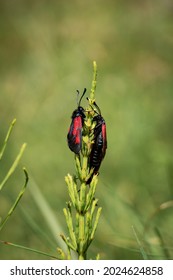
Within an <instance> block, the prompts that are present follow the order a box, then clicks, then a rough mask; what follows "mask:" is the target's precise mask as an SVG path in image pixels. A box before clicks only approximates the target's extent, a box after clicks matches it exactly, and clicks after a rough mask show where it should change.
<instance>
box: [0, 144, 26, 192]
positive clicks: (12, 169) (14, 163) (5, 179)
mask: <svg viewBox="0 0 173 280" xmlns="http://www.w3.org/2000/svg"><path fill="white" fill-rule="evenodd" d="M25 148H26V143H24V144H23V145H22V147H21V149H20V152H19V154H18V155H17V157H16V159H15V161H14V162H13V164H12V166H11V167H10V169H9V171H8V172H7V174H6V176H5V178H4V179H3V181H2V182H1V184H0V190H2V188H3V186H4V185H5V183H6V182H7V180H8V179H9V178H10V176H11V175H12V174H13V172H14V171H15V169H16V167H17V165H18V164H19V161H20V159H21V157H22V155H23V152H24V150H25Z"/></svg>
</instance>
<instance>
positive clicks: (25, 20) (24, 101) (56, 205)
mask: <svg viewBox="0 0 173 280" xmlns="http://www.w3.org/2000/svg"><path fill="white" fill-rule="evenodd" d="M172 15H173V4H172V1H170V0H165V1H161V0H159V1H157V3H156V2H155V1H154V0H152V1H149V0H147V1H145V2H144V1H135V0H130V1H128V2H127V1H113V0H108V1H103V0H101V1H100V0H96V1H94V2H93V1H91V0H89V1H87V2H85V1H79V0H75V1H72V2H70V1H49V2H48V1H41V0H38V1H34V0H31V1H24V0H23V1H22V0H13V1H12V0H9V1H1V2H0V109H1V110H0V112H1V114H0V143H2V141H3V139H4V134H5V131H6V128H7V127H8V124H9V122H10V121H11V119H13V118H14V117H16V118H17V123H18V128H17V129H16V130H15V132H14V134H13V138H12V139H10V145H9V146H10V148H8V151H7V152H6V159H5V160H4V161H3V168H2V170H1V174H0V177H1V178H3V174H4V172H5V171H6V170H8V167H9V165H10V160H11V158H13V156H14V154H15V151H16V149H17V148H19V147H20V146H21V143H23V142H24V141H25V142H27V151H26V152H25V155H24V157H23V159H22V162H23V164H24V165H25V166H26V167H27V170H28V172H29V174H31V176H32V177H33V178H34V181H35V182H36V183H37V184H38V185H39V187H40V189H41V190H42V193H43V195H44V196H45V197H46V198H47V201H48V203H49V204H50V206H51V208H52V209H53V211H54V213H55V215H56V216H57V220H58V222H59V223H60V224H61V225H62V227H64V226H65V224H64V221H63V219H64V217H63V213H62V208H63V207H64V206H65V201H67V200H68V197H67V191H66V186H65V182H64V176H65V175H66V173H67V172H70V173H73V171H74V166H73V155H72V153H71V152H70V151H69V150H68V147H67V144H66V134H67V130H68V126H69V124H70V117H71V113H72V111H73V110H74V108H75V107H76V95H75V94H76V89H79V90H82V89H83V88H84V87H86V88H87V89H88V90H89V89H90V87H91V80H92V61H93V60H96V61H97V64H98V83H97V91H96V98H97V103H98V105H99V106H100V107H101V110H102V114H103V116H104V118H105V119H106V122H107V130H108V150H107V155H106V157H105V159H104V162H103V164H102V168H101V170H100V183H99V185H100V189H99V192H98V196H99V204H100V205H101V206H103V213H102V217H101V222H100V226H99V228H98V231H97V233H96V241H95V242H94V243H93V245H92V246H91V257H92V258H94V257H95V253H96V252H100V254H101V258H105V259H141V258H142V256H141V253H140V248H139V246H138V244H137V242H136V238H135V236H134V233H133V230H132V227H134V228H135V231H136V232H137V236H138V239H139V240H140V243H141V246H142V248H144V250H145V253H146V254H147V256H148V258H152V259H155V258H156V259H164V258H173V241H172V234H173V215H172V211H173V209H172V208H171V207H169V208H167V209H165V210H163V211H158V213H157V215H156V216H154V217H153V219H150V218H151V217H152V215H153V213H155V211H156V209H158V207H159V206H160V205H161V204H162V203H165V202H167V201H170V200H172V197H173V188H172V184H173V158H172V152H173V145H172V143H173V141H172V140H173V132H172V119H173V96H172V95H173V93H172V89H173V80H172V75H173V55H172V48H173V40H172V34H173V25H172V23H173V22H172V21H173V20H172V18H173V17H172ZM83 103H84V104H85V102H83ZM21 178H22V175H20V172H19V173H17V175H16V176H15V177H14V176H13V178H12V179H11V181H9V182H8V184H9V185H10V184H12V182H13V185H14V183H16V185H17V183H19V182H21V180H22V179H21ZM18 185H20V183H19V184H18ZM16 192H17V190H14V189H10V192H9V189H8V188H6V190H4V191H3V197H1V198H0V205H1V206H0V208H1V211H2V212H5V210H6V208H8V205H10V204H11V200H12V199H14V196H15V194H16ZM21 206H22V208H24V209H25V212H26V213H28V214H29V215H30V217H31V218H32V219H33V220H34V221H35V222H36V223H38V224H39V225H40V228H41V229H42V230H44V231H45V233H47V235H49V234H50V233H49V229H48V228H47V225H46V224H45V221H44V218H43V217H42V214H41V213H40V212H39V211H38V208H37V206H36V204H35V202H34V200H33V199H32V197H31V195H30V194H29V192H28V191H26V193H25V195H24V197H23V199H22V201H21ZM148 221H150V225H149V227H148V228H147V232H146V233H145V240H143V232H144V228H145V225H146V224H147V222H148ZM103 228H104V230H103ZM156 228H157V231H156ZM158 232H159V234H158ZM58 234H59V233H58V232H57V235H58ZM1 239H4V240H8V241H11V242H14V243H19V244H21V245H24V246H30V247H34V248H37V249H40V250H49V245H48V243H46V241H44V239H41V238H40V236H39V234H37V233H36V232H34V230H32V227H31V225H30V223H29V222H28V220H27V218H26V215H23V211H21V209H20V207H17V209H16V210H15V213H14V215H13V216H12V217H11V218H10V221H9V222H8V224H7V225H6V227H5V228H4V229H3V231H2V233H1ZM141 240H142V241H141ZM142 242H144V244H142ZM165 249H166V254H165ZM51 250H52V248H51ZM54 250H56V244H55V248H54ZM8 258H10V259H29V258H31V259H32V258H33V259H34V258H36V256H35V255H34V256H33V254H31V253H28V252H24V251H20V250H17V251H16V249H14V250H13V249H12V248H6V247H4V246H1V248H0V259H8ZM38 258H39V256H38Z"/></svg>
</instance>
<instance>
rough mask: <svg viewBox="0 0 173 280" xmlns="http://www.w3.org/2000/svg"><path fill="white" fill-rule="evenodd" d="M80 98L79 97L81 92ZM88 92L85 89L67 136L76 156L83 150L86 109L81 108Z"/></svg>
mask: <svg viewBox="0 0 173 280" xmlns="http://www.w3.org/2000/svg"><path fill="white" fill-rule="evenodd" d="M77 92H78V96H79V91H77ZM85 92H86V88H84V91H83V94H82V96H81V98H80V100H79V102H78V108H77V109H76V110H74V112H73V114H72V117H71V118H72V121H71V125H70V128H69V131H68V134H67V142H68V146H69V148H70V150H71V151H72V152H74V153H75V154H79V152H80V150H81V148H82V127H83V124H84V119H85V114H84V108H83V107H81V106H80V103H81V100H82V98H83V96H84V94H85Z"/></svg>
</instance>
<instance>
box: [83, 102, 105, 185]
mask: <svg viewBox="0 0 173 280" xmlns="http://www.w3.org/2000/svg"><path fill="white" fill-rule="evenodd" d="M93 105H94V106H95V107H96V108H97V110H98V114H97V115H96V116H94V118H93V122H96V125H95V128H94V143H93V146H92V148H91V153H90V156H89V168H90V170H91V169H92V168H93V173H92V175H91V177H90V178H89V179H88V181H87V184H89V183H90V182H91V180H92V177H93V175H94V174H97V173H98V171H99V168H100V165H101V163H102V160H103V159H104V156H105V154H106V149H107V136H106V123H105V120H104V118H103V117H102V115H101V111H100V108H99V107H98V106H97V104H96V103H95V102H94V103H93Z"/></svg>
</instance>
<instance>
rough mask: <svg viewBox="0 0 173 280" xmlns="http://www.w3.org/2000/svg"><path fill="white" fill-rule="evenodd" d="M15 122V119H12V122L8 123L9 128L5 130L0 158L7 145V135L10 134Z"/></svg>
mask: <svg viewBox="0 0 173 280" xmlns="http://www.w3.org/2000/svg"><path fill="white" fill-rule="evenodd" d="M15 123H16V119H14V120H13V121H12V123H11V125H10V127H9V130H8V132H7V135H6V137H5V140H4V144H3V146H2V149H1V151H0V160H1V158H2V156H3V154H4V151H5V148H6V146H7V142H8V139H9V137H10V134H11V132H12V129H13V126H14V125H15Z"/></svg>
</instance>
